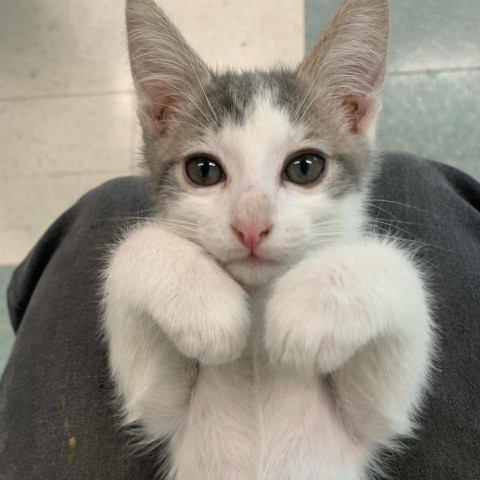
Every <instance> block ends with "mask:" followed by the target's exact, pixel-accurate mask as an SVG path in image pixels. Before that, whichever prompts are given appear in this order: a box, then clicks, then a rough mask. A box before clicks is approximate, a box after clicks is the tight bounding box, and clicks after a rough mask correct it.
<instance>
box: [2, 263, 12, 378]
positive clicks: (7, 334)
mask: <svg viewBox="0 0 480 480" xmlns="http://www.w3.org/2000/svg"><path fill="white" fill-rule="evenodd" d="M14 268H15V267H9V266H8V267H7V266H1V267H0V376H1V375H2V372H3V369H4V367H5V364H6V362H7V359H8V356H9V355H10V350H11V349H12V345H13V341H14V339H15V336H14V334H13V330H12V326H11V324H10V318H9V316H8V310H7V298H6V291H7V286H8V283H9V282H10V277H11V276H12V272H13V270H14Z"/></svg>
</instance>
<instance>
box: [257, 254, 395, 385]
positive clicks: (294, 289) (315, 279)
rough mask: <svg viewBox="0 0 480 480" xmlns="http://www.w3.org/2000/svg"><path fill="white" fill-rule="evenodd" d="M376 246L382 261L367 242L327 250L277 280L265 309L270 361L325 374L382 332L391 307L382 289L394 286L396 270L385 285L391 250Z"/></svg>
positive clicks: (305, 372)
mask: <svg viewBox="0 0 480 480" xmlns="http://www.w3.org/2000/svg"><path fill="white" fill-rule="evenodd" d="M379 248H381V249H382V250H383V251H381V252H380V253H381V255H379V258H380V260H381V261H380V262H376V261H375V257H376V254H377V251H376V250H375V249H373V248H372V247H371V246H369V245H366V246H363V245H359V246H348V247H339V248H330V249H328V250H325V251H323V252H320V253H319V254H316V255H315V256H312V257H309V258H306V259H305V260H303V261H302V262H300V263H299V264H298V265H296V266H294V267H293V268H292V269H291V270H290V271H288V272H287V273H286V274H285V275H284V276H283V277H281V278H280V279H279V280H278V281H277V283H276V285H275V286H274V289H273V293H272V295H271V297H270V298H269V300H268V302H267V305H266V311H265V347H266V349H267V351H268V354H269V358H270V361H271V363H272V364H273V365H277V366H281V367H283V368H285V369H287V370H290V371H294V372H295V373H297V374H298V375H301V376H307V377H309V376H313V375H317V374H325V373H329V372H331V371H333V370H335V369H337V368H338V367H340V366H341V365H342V364H344V363H345V362H346V361H347V360H348V359H349V358H350V357H351V356H352V355H353V354H354V353H355V352H356V351H357V350H358V349H359V348H361V347H363V346H364V345H366V344H367V343H368V342H369V341H370V340H371V339H372V338H374V337H375V336H376V335H378V334H379V333H381V332H382V331H385V330H386V328H387V327H388V325H387V324H388V322H389V321H391V320H393V319H392V318H390V317H391V315H390V307H392V305H386V304H385V303H386V302H384V301H383V298H384V297H385V296H384V295H383V293H384V290H385V289H390V290H392V289H395V288H396V284H395V282H394V279H395V271H392V272H391V273H392V284H391V285H387V284H386V283H385V281H383V280H386V282H389V281H390V278H389V277H390V275H389V274H388V275H385V272H386V271H388V268H389V265H388V259H389V254H388V253H387V254H386V252H385V247H384V246H380V247H379ZM396 256H397V257H398V255H396ZM382 262H385V263H382ZM397 263H398V262H397ZM380 279H383V280H382V281H380Z"/></svg>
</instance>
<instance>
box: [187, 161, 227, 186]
mask: <svg viewBox="0 0 480 480" xmlns="http://www.w3.org/2000/svg"><path fill="white" fill-rule="evenodd" d="M185 171H186V172H187V176H188V178H189V179H190V180H191V181H192V182H193V183H195V184H196V185H199V186H201V187H211V186H212V185H216V184H217V183H221V182H223V181H224V180H225V178H226V176H225V173H224V172H223V170H222V167H220V165H219V164H218V163H217V162H215V161H214V160H212V159H211V158H209V157H205V156H199V157H193V158H190V159H189V160H187V162H186V164H185Z"/></svg>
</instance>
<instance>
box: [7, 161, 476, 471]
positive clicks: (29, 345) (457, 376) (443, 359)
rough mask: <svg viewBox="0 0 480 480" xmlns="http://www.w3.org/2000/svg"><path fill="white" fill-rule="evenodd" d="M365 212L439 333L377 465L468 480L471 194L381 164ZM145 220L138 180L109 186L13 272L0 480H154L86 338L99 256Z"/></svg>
mask: <svg viewBox="0 0 480 480" xmlns="http://www.w3.org/2000/svg"><path fill="white" fill-rule="evenodd" d="M373 198H374V199H375V200H374V201H373V202H372V203H374V205H375V206H372V214H373V216H374V217H377V224H378V227H379V230H383V229H385V228H386V229H389V230H390V231H391V232H393V233H396V234H397V235H398V236H401V237H403V238H405V239H406V241H407V242H410V244H411V245H414V246H419V245H422V246H421V247H420V249H419V252H418V255H419V257H420V258H421V259H422V260H423V261H424V262H425V264H426V265H427V266H428V268H429V269H430V271H431V274H432V276H433V281H432V288H433V290H434V292H435V295H436V299H437V308H436V321H437V324H438V325H439V327H440V330H441V351H440V359H439V362H438V364H437V366H438V370H437V373H436V379H435V389H434V392H433V394H432V395H431V396H430V397H429V399H428V402H427V405H426V409H425V411H424V413H423V414H422V417H421V426H422V428H421V430H420V432H419V434H418V438H417V439H416V440H411V441H408V442H407V443H406V446H407V448H406V449H405V451H404V452H403V453H402V454H401V455H390V456H389V458H388V459H387V458H386V461H387V460H388V465H389V470H390V473H391V478H394V479H402V480H403V479H429V480H447V479H448V480H451V479H452V480H453V479H462V480H470V479H471V480H474V479H475V480H476V479H478V478H480V375H479V373H478V372H479V371H480V353H479V352H480V313H479V312H480V274H479V271H480V211H479V210H480V185H479V184H478V183H476V182H475V181H474V180H473V179H471V178H470V177H468V176H467V175H465V174H464V173H462V172H459V171H458V170H455V169H453V168H451V167H447V166H445V165H441V164H438V163H434V162H428V161H424V160H419V159H416V158H413V157H408V156H405V155H399V154H393V155H388V156H387V157H386V160H385V163H384V166H383V169H382V171H381V173H380V175H379V178H378V180H377V184H376V188H375V192H374V194H373ZM149 207H150V205H149V202H148V199H147V196H146V188H145V187H144V185H143V184H142V181H141V180H140V179H138V178H123V179H117V180H113V181H111V182H108V183H106V184H104V185H102V186H101V187H99V188H97V189H95V190H93V191H91V192H90V193H88V194H87V195H86V196H84V197H83V198H82V199H81V200H80V201H79V202H78V203H77V204H76V205H75V206H74V207H72V208H71V209H70V210H69V211H67V212H66V213H65V214H64V215H62V217H60V218H59V220H57V222H55V224H54V225H52V227H51V228H50V229H49V230H48V231H47V232H46V234H45V235H44V236H43V238H42V239H41V240H40V241H39V243H38V244H37V246H36V247H35V248H34V250H33V251H32V252H31V253H30V255H29V256H28V258H27V259H26V260H25V261H24V262H23V263H22V264H21V265H20V266H19V267H18V269H17V271H16V272H15V275H14V277H13V279H12V282H11V285H10V288H9V292H8V297H9V298H8V299H9V308H10V315H11V319H12V325H13V327H14V329H15V330H16V332H17V338H16V342H15V345H14V348H13V351H12V354H11V357H10V359H9V362H8V364H7V367H6V369H5V372H4V375H3V377H2V380H1V384H0V479H1V480H14V479H15V480H17V479H21V480H39V479H48V480H55V479H69V480H84V479H108V480H122V479H125V480H127V479H128V480H131V479H135V480H136V479H139V480H140V479H141V480H146V479H153V478H154V473H155V471H156V466H155V463H156V460H155V458H156V456H155V454H154V453H147V454H145V455H138V454H131V453H130V452H131V451H132V449H131V446H129V445H128V444H129V443H131V442H132V439H131V437H129V436H128V435H127V434H126V433H125V432H122V431H121V430H120V429H119V428H118V418H117V416H116V413H115V407H114V404H113V402H112V395H111V391H112V385H111V383H110V381H109V380H108V375H107V371H106V352H105V348H104V345H103V344H102V342H101V341H100V339H99V335H98V324H99V322H98V319H99V302H98V286H99V278H98V273H99V266H100V264H101V262H102V258H103V255H104V253H105V250H106V246H107V245H108V244H109V243H111V242H113V241H115V239H116V238H117V235H118V233H119V232H120V231H121V229H122V228H124V227H125V226H126V225H127V224H128V223H130V222H131V221H132V218H134V217H137V216H139V215H140V216H141V215H142V214H143V212H144V211H145V210H147V209H148V208H149ZM384 222H388V226H387V225H386V224H385V223H384ZM405 301H408V299H405ZM73 438H74V440H72V439H73ZM206 480H207V479H206ZM299 480H300V479H299Z"/></svg>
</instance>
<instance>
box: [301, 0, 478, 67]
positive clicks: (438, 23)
mask: <svg viewBox="0 0 480 480" xmlns="http://www.w3.org/2000/svg"><path fill="white" fill-rule="evenodd" d="M341 3H342V0H305V22H306V44H307V47H308V48H310V47H311V46H312V45H313V43H314V42H315V40H316V38H317V37H318V35H319V33H320V32H321V31H322V30H323V28H324V27H325V25H326V23H327V22H328V19H329V18H330V17H331V16H332V15H333V14H334V12H335V11H336V9H337V8H338V6H339V5H340V4H341ZM390 5H391V42H390V57H389V69H390V70H391V71H411V70H429V69H445V68H448V69H452V68H453V69H457V68H472V67H480V42H479V40H478V39H479V38H480V27H479V25H480V2H479V1H478V0H458V1H456V2H452V1H450V0H422V1H421V2H420V1H418V0H401V1H400V0H394V1H391V2H390Z"/></svg>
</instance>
